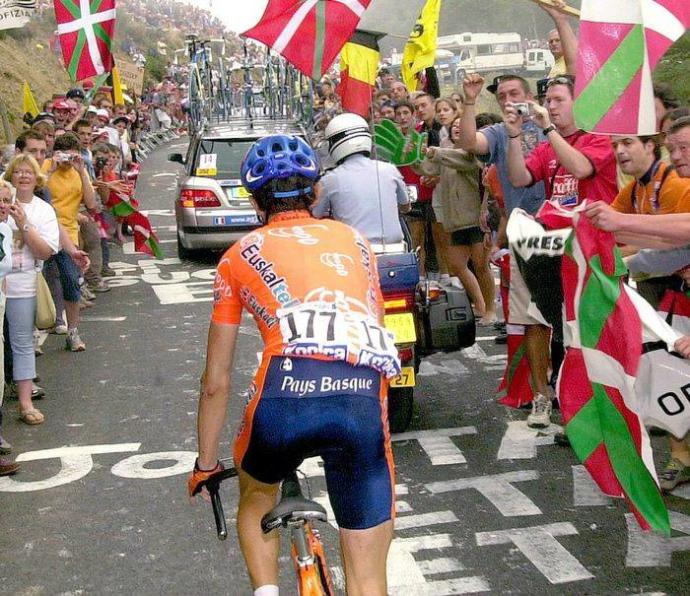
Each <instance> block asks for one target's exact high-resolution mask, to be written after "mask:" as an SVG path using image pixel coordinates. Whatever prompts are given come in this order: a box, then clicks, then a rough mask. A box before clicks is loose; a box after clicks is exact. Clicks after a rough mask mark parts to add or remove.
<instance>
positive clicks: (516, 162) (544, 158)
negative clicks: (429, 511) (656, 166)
mask: <svg viewBox="0 0 690 596" xmlns="http://www.w3.org/2000/svg"><path fill="white" fill-rule="evenodd" d="M573 90H574V81H573V79H572V77H568V76H563V77H557V78H555V79H552V80H551V81H550V82H549V84H548V87H547V90H546V99H545V101H544V107H542V106H540V105H539V104H537V103H535V102H529V104H528V105H529V110H530V114H531V115H532V116H531V117H532V119H533V120H534V122H535V124H537V126H539V127H540V128H542V129H543V131H544V136H545V137H546V138H547V140H546V141H544V142H542V143H540V144H539V145H537V147H536V148H535V149H534V151H533V152H532V153H531V154H530V155H529V156H528V157H527V158H525V157H524V156H523V153H522V139H521V137H522V123H523V116H522V115H521V114H519V113H518V106H516V105H508V106H506V109H505V123H506V130H507V132H508V137H509V147H508V176H509V178H510V183H511V184H512V185H513V186H515V187H518V188H522V187H526V186H531V185H533V184H536V183H537V182H544V185H545V188H546V200H547V201H552V202H555V203H557V204H558V205H560V206H561V207H565V208H572V207H575V206H576V205H578V204H580V203H581V202H582V201H583V200H584V199H591V200H600V201H604V202H606V203H611V202H612V201H613V199H614V198H615V197H616V195H617V194H618V187H617V181H616V178H617V175H616V157H615V155H614V152H613V147H612V145H611V141H610V139H609V138H608V137H605V136H601V135H594V134H590V133H586V132H583V131H581V130H580V129H578V128H577V125H576V124H575V116H574V114H573V104H574V103H575V97H574V93H573ZM537 217H539V215H538V214H537ZM548 273H551V274H552V275H551V276H550V277H549V279H552V280H553V283H554V285H558V284H559V283H560V280H559V276H558V275H557V274H556V272H553V271H552V272H544V274H545V278H546V277H547V276H548ZM511 286H513V288H512V289H514V290H515V291H513V292H511V296H510V315H511V323H514V324H521V325H525V326H527V327H531V328H532V329H531V334H534V336H535V339H534V341H533V342H531V343H530V344H529V346H528V349H530V350H532V351H533V353H532V357H531V358H530V365H531V367H532V379H533V382H534V383H535V385H536V386H535V388H534V389H535V398H534V404H533V408H532V414H530V416H529V418H528V425H529V426H531V427H536V428H540V427H544V426H548V425H549V424H550V421H551V402H552V397H553V390H552V389H551V388H550V387H549V376H548V375H549V366H550V364H551V358H550V341H551V331H550V330H549V327H548V326H547V325H544V322H545V320H543V319H537V318H535V317H534V314H533V313H534V311H533V310H532V309H531V308H530V305H531V303H533V302H534V301H533V299H532V294H531V292H530V290H529V288H528V287H527V284H526V283H525V281H524V279H522V278H521V276H520V275H519V271H516V272H514V271H512V270H511ZM555 290H556V288H554V295H558V293H557V292H556V291H555ZM552 325H553V331H554V342H555V344H556V345H559V341H560V340H561V338H562V328H558V327H560V326H561V325H562V323H559V322H557V321H555V322H552ZM560 349H562V348H560ZM554 360H556V361H555V362H554V363H553V368H554V369H557V368H558V367H559V366H560V358H555V359H554Z"/></svg>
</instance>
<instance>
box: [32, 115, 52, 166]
mask: <svg viewBox="0 0 690 596" xmlns="http://www.w3.org/2000/svg"><path fill="white" fill-rule="evenodd" d="M32 128H33V129H34V130H35V131H37V132H40V133H41V134H42V135H43V138H44V139H45V142H46V158H48V157H52V156H53V147H54V146H55V127H54V126H53V125H52V124H51V123H50V122H48V121H47V120H42V121H40V122H37V123H35V124H34V125H33V127H32Z"/></svg>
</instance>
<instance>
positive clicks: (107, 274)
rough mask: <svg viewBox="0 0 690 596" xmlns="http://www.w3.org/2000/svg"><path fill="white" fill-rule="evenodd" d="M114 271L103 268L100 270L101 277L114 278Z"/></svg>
mask: <svg viewBox="0 0 690 596" xmlns="http://www.w3.org/2000/svg"><path fill="white" fill-rule="evenodd" d="M115 275H116V273H115V269H111V268H110V267H103V269H101V277H115Z"/></svg>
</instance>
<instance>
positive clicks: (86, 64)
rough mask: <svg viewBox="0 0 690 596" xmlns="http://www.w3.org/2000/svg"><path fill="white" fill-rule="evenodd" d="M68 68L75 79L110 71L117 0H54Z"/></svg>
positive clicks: (63, 52) (71, 76) (112, 62)
mask: <svg viewBox="0 0 690 596" xmlns="http://www.w3.org/2000/svg"><path fill="white" fill-rule="evenodd" d="M54 5H55V18H56V20H57V25H58V28H57V32H58V36H59V38H60V47H61V48H62V56H63V59H64V62H65V68H66V69H67V72H68V73H69V76H70V78H71V79H72V80H73V81H81V80H83V79H87V78H89V77H93V76H97V75H101V74H103V73H107V72H110V71H111V70H112V68H113V65H114V61H113V54H112V51H111V48H112V44H113V37H114V35H115V0H54Z"/></svg>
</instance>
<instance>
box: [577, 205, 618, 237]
mask: <svg viewBox="0 0 690 596" xmlns="http://www.w3.org/2000/svg"><path fill="white" fill-rule="evenodd" d="M585 215H587V217H589V219H590V220H591V221H592V224H594V226H595V227H597V228H599V229H600V230H604V231H605V232H618V231H620V229H621V227H622V225H623V221H622V220H623V214H622V213H619V212H618V211H614V210H613V209H612V208H611V206H610V205H607V204H606V203H604V202H603V201H596V202H595V203H591V204H590V205H588V206H587V208H586V209H585Z"/></svg>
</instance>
